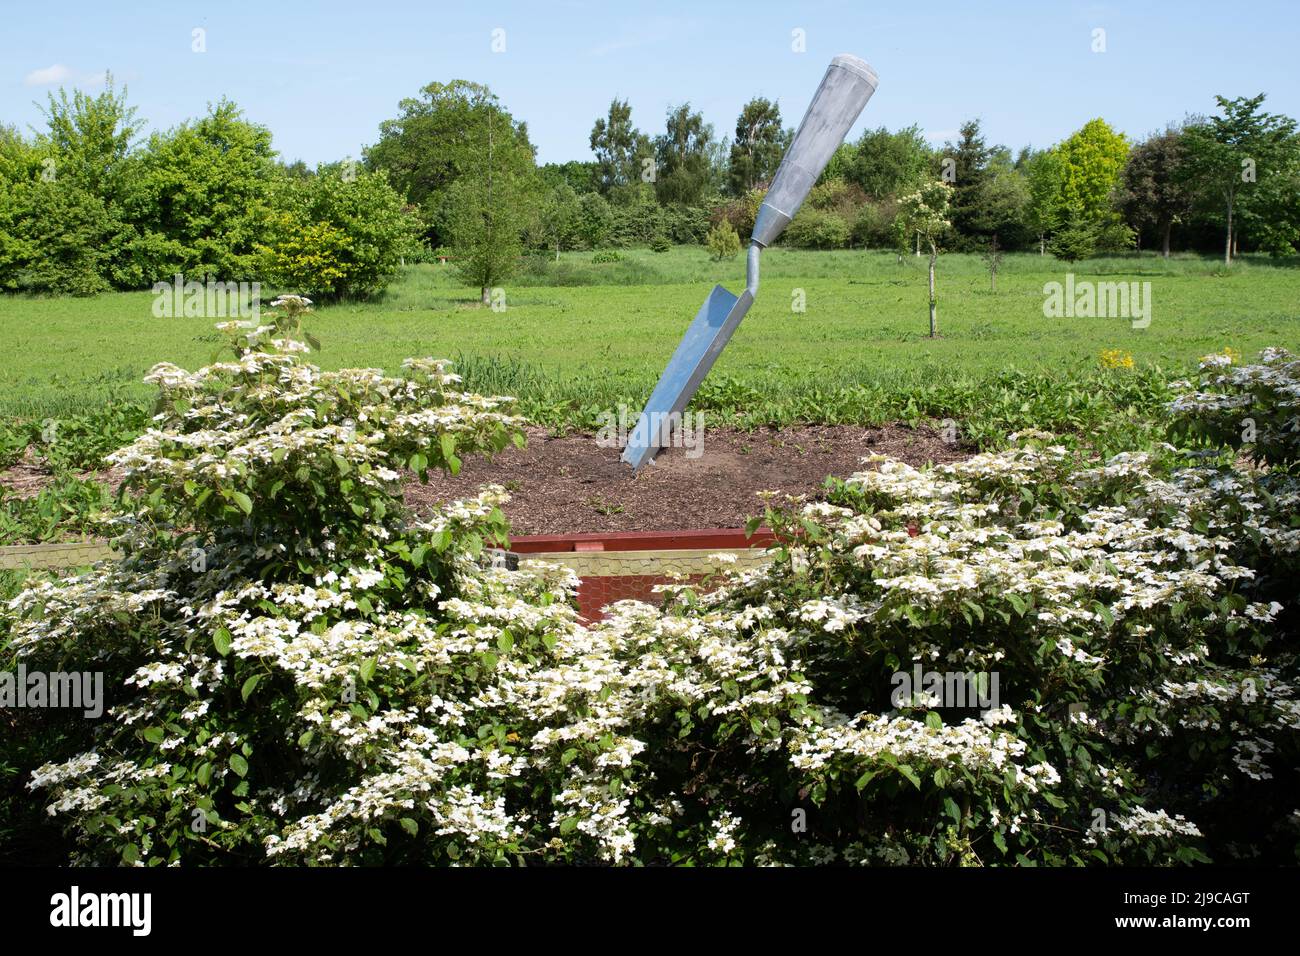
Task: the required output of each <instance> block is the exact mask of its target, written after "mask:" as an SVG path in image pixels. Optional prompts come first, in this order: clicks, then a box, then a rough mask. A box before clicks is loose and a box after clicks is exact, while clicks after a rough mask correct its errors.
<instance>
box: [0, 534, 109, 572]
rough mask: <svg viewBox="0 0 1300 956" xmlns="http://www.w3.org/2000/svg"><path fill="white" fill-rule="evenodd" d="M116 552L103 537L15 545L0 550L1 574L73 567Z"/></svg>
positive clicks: (93, 561)
mask: <svg viewBox="0 0 1300 956" xmlns="http://www.w3.org/2000/svg"><path fill="white" fill-rule="evenodd" d="M114 554H116V552H115V551H114V550H113V548H112V547H111V546H110V545H109V543H108V542H107V541H106V540H104V539H102V538H92V539H90V540H88V541H58V542H55V543H53V544H13V545H6V546H4V547H0V571H18V570H21V569H23V568H74V567H79V566H81V565H83V564H94V563H95V562H96V561H103V560H104V559H105V558H111V557H113V555H114Z"/></svg>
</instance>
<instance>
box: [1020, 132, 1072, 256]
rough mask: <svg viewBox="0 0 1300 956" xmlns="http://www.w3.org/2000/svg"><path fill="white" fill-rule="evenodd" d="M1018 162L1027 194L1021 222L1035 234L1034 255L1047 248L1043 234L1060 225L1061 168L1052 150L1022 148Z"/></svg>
mask: <svg viewBox="0 0 1300 956" xmlns="http://www.w3.org/2000/svg"><path fill="white" fill-rule="evenodd" d="M1018 165H1019V166H1020V168H1021V169H1022V170H1023V171H1024V176H1025V185H1026V188H1027V191H1028V196H1027V198H1026V202H1025V210H1024V215H1025V225H1026V227H1027V228H1028V229H1029V230H1030V232H1031V233H1033V234H1034V235H1035V236H1037V237H1038V254H1039V255H1043V254H1044V253H1045V252H1046V248H1047V237H1048V236H1049V235H1050V234H1051V233H1052V232H1053V231H1054V230H1055V229H1056V228H1057V226H1059V225H1060V224H1061V221H1062V219H1063V217H1064V211H1065V207H1064V206H1063V204H1062V200H1061V187H1062V181H1063V177H1064V169H1063V166H1062V163H1061V155H1060V153H1059V152H1057V151H1056V150H1055V149H1044V150H1037V151H1035V150H1026V151H1025V153H1024V154H1022V157H1021V160H1020V161H1019V163H1018Z"/></svg>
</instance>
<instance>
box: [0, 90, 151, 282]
mask: <svg viewBox="0 0 1300 956" xmlns="http://www.w3.org/2000/svg"><path fill="white" fill-rule="evenodd" d="M43 113H44V115H45V120H46V128H45V129H44V130H42V131H40V132H38V133H37V135H36V138H35V140H34V141H33V142H32V143H26V142H25V141H23V140H22V138H21V137H19V136H17V134H16V133H15V132H13V131H12V130H10V131H8V132H7V133H6V134H5V137H4V141H5V142H4V146H3V155H4V160H3V166H4V169H3V170H2V171H0V190H2V191H3V198H0V224H4V225H5V226H6V228H4V229H2V230H0V232H2V233H5V234H6V235H5V238H3V239H2V240H0V288H4V289H10V290H19V289H21V290H26V291H33V292H55V293H70V294H73V295H91V294H94V293H97V292H102V291H105V290H107V289H109V288H111V287H112V286H113V285H119V286H128V285H130V277H131V270H130V257H131V249H132V245H133V242H134V241H135V240H136V238H137V234H136V232H135V230H134V229H133V228H132V226H131V223H130V222H129V221H128V215H129V210H128V208H127V207H128V205H129V201H130V198H131V193H132V190H133V188H134V187H135V184H136V183H137V181H138V160H137V157H136V155H135V146H136V140H137V136H138V133H139V130H140V127H141V125H142V124H141V122H140V121H139V120H137V119H136V116H135V110H134V109H133V108H132V107H130V106H128V105H127V102H126V91H125V90H122V91H120V92H119V91H118V90H117V88H116V87H115V86H114V84H113V81H112V78H111V77H110V78H109V81H108V84H107V86H106V88H105V89H104V90H103V91H101V92H100V93H99V94H97V95H95V96H91V95H89V94H88V93H85V92H83V91H81V90H76V91H74V92H73V93H72V95H71V96H69V95H68V93H67V92H66V91H65V90H63V89H60V90H59V91H58V93H57V94H54V93H52V94H50V95H49V98H48V102H47V104H46V105H45V107H44V108H43ZM6 220H7V222H5V221H6Z"/></svg>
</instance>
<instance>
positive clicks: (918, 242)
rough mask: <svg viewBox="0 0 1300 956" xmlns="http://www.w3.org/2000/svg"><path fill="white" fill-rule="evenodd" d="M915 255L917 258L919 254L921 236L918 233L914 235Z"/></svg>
mask: <svg viewBox="0 0 1300 956" xmlns="http://www.w3.org/2000/svg"><path fill="white" fill-rule="evenodd" d="M916 254H917V255H918V256H919V255H920V254H921V234H920V233H919V232H918V233H917V234H916Z"/></svg>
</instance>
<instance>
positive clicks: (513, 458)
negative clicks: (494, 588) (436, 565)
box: [0, 425, 969, 534]
mask: <svg viewBox="0 0 1300 956" xmlns="http://www.w3.org/2000/svg"><path fill="white" fill-rule="evenodd" d="M527 433H528V444H527V446H526V447H525V448H514V447H513V446H512V447H510V448H507V449H506V450H505V451H503V452H501V453H500V454H499V455H497V456H496V457H495V458H493V459H491V460H488V459H484V458H480V457H470V458H467V459H466V460H465V462H464V466H463V468H462V469H461V472H460V474H459V475H457V476H456V477H451V476H450V475H445V474H442V473H438V474H433V473H431V474H430V475H429V483H428V484H424V485H422V484H420V482H419V481H418V480H417V479H415V478H414V477H412V478H411V479H410V480H409V481H408V482H407V485H406V500H407V503H408V504H410V505H411V506H412V507H413V508H415V510H416V511H417V512H425V513H427V512H428V510H429V509H430V508H431V507H433V506H434V505H436V504H439V503H442V502H447V501H453V500H456V499H457V498H466V497H470V496H473V495H474V494H475V493H476V492H477V491H478V487H479V486H480V485H483V484H487V483H489V482H494V483H496V484H499V485H504V486H505V488H506V490H507V491H509V492H510V496H511V500H510V503H509V504H507V505H506V507H505V513H506V516H507V517H508V518H509V519H510V524H511V528H512V530H513V531H514V533H515V534H581V533H584V532H585V533H591V532H610V531H685V530H691V529H700V528H740V527H744V524H745V522H746V521H747V520H748V519H749V518H750V517H751V516H753V515H756V514H761V513H762V511H763V503H762V501H761V500H760V499H759V497H758V495H759V493H760V492H763V491H774V492H777V493H778V494H788V495H806V496H808V498H809V499H815V498H817V497H819V496H820V494H821V488H822V484H823V482H824V481H825V479H826V476H827V475H836V476H839V477H844V476H847V475H850V474H852V473H853V472H855V471H861V470H862V468H863V467H864V466H863V465H862V464H861V460H862V459H863V458H864V457H866V456H867V455H874V454H885V455H892V456H893V457H895V458H899V459H901V460H903V461H906V462H907V463H908V464H911V465H916V466H920V465H923V464H925V463H926V462H947V461H956V460H959V459H961V458H964V457H966V456H967V455H968V454H969V452H968V451H967V450H964V449H962V448H961V447H958V446H954V445H951V444H949V443H947V442H945V441H944V440H943V439H942V437H941V436H940V435H939V434H938V433H937V432H935V431H933V430H932V429H929V428H908V427H907V426H905V425H886V426H883V427H880V428H863V427H861V426H855V425H794V426H787V427H785V428H780V429H760V430H758V431H753V432H747V431H740V430H738V429H731V428H710V429H709V430H708V431H707V432H706V433H705V435H704V444H703V449H702V451H703V453H702V454H700V455H699V456H698V457H695V458H689V457H687V453H686V450H685V449H683V448H669V449H666V450H665V451H663V452H662V453H660V455H659V456H658V458H656V459H655V462H654V463H653V464H651V465H646V466H645V467H644V468H642V469H641V471H640V473H639V474H636V475H633V473H632V470H631V469H630V468H629V467H628V466H627V465H625V464H623V462H622V461H620V460H619V456H620V454H621V451H620V449H618V448H613V447H602V446H600V445H598V444H597V442H596V438H595V436H594V435H589V434H569V435H564V436H558V437H557V436H552V435H551V434H549V433H548V432H547V430H546V429H544V428H538V427H530V428H528V429H527ZM83 477H96V478H98V479H99V480H101V481H105V482H107V483H108V484H109V485H110V486H112V487H116V486H117V484H118V483H119V482H120V481H121V477H122V476H121V474H120V473H119V472H118V471H117V470H114V471H106V472H100V473H98V474H94V473H90V474H87V475H84V476H83ZM50 481H51V477H50V474H49V472H48V471H47V470H45V468H44V466H43V463H42V462H40V461H38V460H36V459H35V458H34V457H33V456H31V455H30V452H29V455H28V457H27V458H26V459H25V460H24V461H22V462H20V463H19V464H17V465H15V466H14V467H12V468H10V469H8V470H6V471H4V472H3V473H0V486H3V487H4V489H5V490H6V491H7V493H9V494H11V495H15V496H17V497H27V496H29V495H34V494H36V493H37V492H38V491H39V490H40V489H41V488H43V487H45V486H46V485H47V484H49V482H50Z"/></svg>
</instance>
